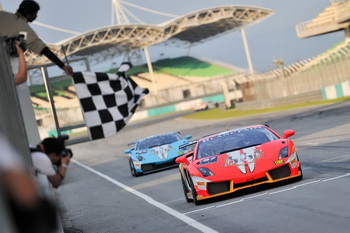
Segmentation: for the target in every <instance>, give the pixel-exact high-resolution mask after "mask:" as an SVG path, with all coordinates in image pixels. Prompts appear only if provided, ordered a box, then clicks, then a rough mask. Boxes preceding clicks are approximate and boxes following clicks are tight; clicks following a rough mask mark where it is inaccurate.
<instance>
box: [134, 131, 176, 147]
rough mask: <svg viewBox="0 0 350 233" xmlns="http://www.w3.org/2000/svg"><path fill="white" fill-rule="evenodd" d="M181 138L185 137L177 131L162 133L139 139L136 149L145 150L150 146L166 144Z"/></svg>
mask: <svg viewBox="0 0 350 233" xmlns="http://www.w3.org/2000/svg"><path fill="white" fill-rule="evenodd" d="M180 140H183V139H182V137H181V136H180V135H179V134H177V133H169V134H161V135H157V136H153V137H149V138H144V139H141V140H139V141H138V142H137V145H136V150H145V149H148V148H152V147H156V146H161V145H166V144H170V143H173V142H177V141H180Z"/></svg>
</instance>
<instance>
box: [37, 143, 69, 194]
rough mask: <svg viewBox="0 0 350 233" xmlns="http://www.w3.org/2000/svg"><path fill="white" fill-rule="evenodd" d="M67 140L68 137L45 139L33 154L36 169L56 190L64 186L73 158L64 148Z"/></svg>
mask: <svg viewBox="0 0 350 233" xmlns="http://www.w3.org/2000/svg"><path fill="white" fill-rule="evenodd" d="M65 139H67V137H66V138H62V137H59V138H54V137H49V138H45V139H44V140H43V141H42V142H41V143H40V144H39V145H38V146H37V148H36V149H34V150H32V153H31V155H32V161H33V166H34V168H35V169H36V171H38V172H40V173H41V174H44V175H46V176H47V178H48V180H49V181H50V183H51V184H52V186H53V187H54V188H58V187H59V186H60V185H61V184H62V181H63V179H64V177H65V175H66V172H67V167H68V164H69V162H70V159H71V157H72V156H73V154H72V152H71V150H69V149H67V148H65V146H64V140H65Z"/></svg>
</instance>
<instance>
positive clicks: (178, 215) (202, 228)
mask: <svg viewBox="0 0 350 233" xmlns="http://www.w3.org/2000/svg"><path fill="white" fill-rule="evenodd" d="M72 161H73V162H74V163H75V164H77V165H79V166H81V167H83V168H85V169H86V170H89V171H91V172H92V173H95V174H96V175H98V176H100V177H102V178H104V179H105V180H108V181H109V182H111V183H113V184H115V185H117V186H119V187H121V188H123V189H125V190H126V191H128V192H131V193H133V194H135V195H136V196H138V197H140V198H142V199H144V200H145V201H147V202H148V203H150V204H151V205H154V206H156V207H158V208H159V209H161V210H163V211H165V212H167V213H168V214H170V215H172V216H174V217H175V218H177V219H179V220H182V221H183V222H185V223H186V224H188V225H189V226H191V227H194V228H196V229H198V230H200V231H201V232H208V233H214V232H217V231H215V230H214V229H212V228H210V227H207V226H205V225H203V224H201V223H199V222H197V221H196V220H194V219H192V218H190V217H188V216H186V215H184V214H182V213H180V212H178V211H176V210H174V209H172V208H169V207H168V206H166V205H164V204H162V203H160V202H157V201H156V200H154V199H153V198H151V197H150V196H147V195H145V194H143V193H141V192H139V191H137V190H135V189H133V188H130V187H129V186H127V185H125V184H122V183H120V182H119V181H117V180H114V179H112V178H111V177H109V176H106V175H105V174H103V173H101V172H99V171H96V170H94V169H92V168H91V167H88V166H86V165H84V164H82V163H80V162H78V161H76V160H74V159H72Z"/></svg>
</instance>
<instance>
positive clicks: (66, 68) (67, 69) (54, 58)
mask: <svg viewBox="0 0 350 233" xmlns="http://www.w3.org/2000/svg"><path fill="white" fill-rule="evenodd" d="M41 54H42V55H44V56H45V57H47V58H48V59H50V61H52V62H53V63H55V64H56V65H57V66H58V67H60V68H61V69H62V70H64V71H65V72H66V74H68V75H73V69H72V67H70V66H66V65H65V64H64V63H63V62H62V61H61V60H60V59H59V58H58V57H57V56H56V55H55V54H54V53H53V52H52V51H51V50H50V49H49V47H45V48H44V49H43V50H42V51H41Z"/></svg>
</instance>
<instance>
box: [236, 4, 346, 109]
mask: <svg viewBox="0 0 350 233" xmlns="http://www.w3.org/2000/svg"><path fill="white" fill-rule="evenodd" d="M349 25H350V1H348V0H341V1H332V2H331V4H330V6H329V7H327V8H326V9H325V10H324V11H322V12H321V13H320V14H319V15H317V16H316V17H315V18H314V19H312V20H310V21H307V22H304V23H300V24H298V25H297V26H296V30H297V35H298V36H299V37H300V38H308V37H311V36H320V35H323V34H326V33H332V32H335V31H339V30H344V31H345V41H343V42H340V43H337V44H335V45H334V46H333V47H332V48H330V49H328V50H327V51H325V52H324V53H322V54H320V55H318V56H315V57H312V58H308V59H305V60H302V61H298V62H295V63H293V64H290V65H286V66H283V67H282V66H281V67H280V68H278V69H274V70H271V71H268V72H265V73H260V74H257V75H255V76H254V77H250V79H249V82H247V83H246V84H244V85H243V86H244V87H243V89H244V90H242V91H243V95H244V97H243V99H244V100H245V101H248V100H250V101H258V100H260V101H261V100H271V99H278V98H283V97H288V96H293V95H294V96H295V95H300V94H302V95H304V94H305V93H312V92H314V93H318V94H317V95H316V98H319V96H321V92H322V98H323V99H327V96H326V95H324V94H323V93H325V92H326V91H324V90H325V89H327V90H328V89H329V88H328V87H332V88H331V89H333V90H334V92H337V96H339V97H343V96H344V93H348V91H347V89H349V86H348V85H349V84H348V83H349V80H350V75H349V71H350V69H349V67H350V32H349ZM344 86H345V89H344ZM332 95H333V96H334V95H335V94H332ZM303 100H304V101H305V99H303ZM255 107H256V106H255Z"/></svg>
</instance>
